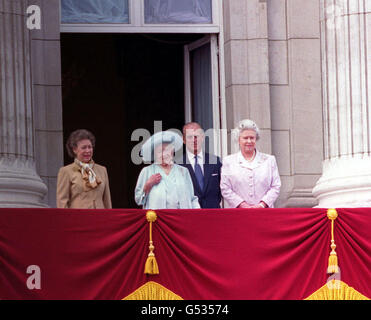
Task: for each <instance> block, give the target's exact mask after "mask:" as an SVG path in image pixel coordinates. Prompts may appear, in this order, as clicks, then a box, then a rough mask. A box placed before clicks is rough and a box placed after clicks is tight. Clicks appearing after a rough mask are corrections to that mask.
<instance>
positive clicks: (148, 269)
mask: <svg viewBox="0 0 371 320" xmlns="http://www.w3.org/2000/svg"><path fill="white" fill-rule="evenodd" d="M146 217H147V221H148V222H149V253H148V258H147V261H146V264H145V266H144V273H146V274H159V273H160V271H159V269H158V264H157V261H156V257H155V254H154V253H153V251H154V250H155V246H154V245H153V241H152V223H153V222H155V221H156V219H157V215H156V212H154V211H152V210H149V211H147V213H146Z"/></svg>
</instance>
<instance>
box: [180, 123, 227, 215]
mask: <svg viewBox="0 0 371 320" xmlns="http://www.w3.org/2000/svg"><path fill="white" fill-rule="evenodd" d="M204 139H205V134H204V130H203V129H202V128H201V126H200V125H199V124H198V123H197V122H189V123H186V124H185V125H184V126H183V142H184V144H185V146H186V148H185V149H186V152H185V153H184V154H183V159H182V161H181V163H179V164H180V165H182V166H184V167H186V168H188V170H189V173H190V175H191V178H192V183H193V188H194V192H195V195H196V196H197V197H198V201H199V202H200V206H201V208H220V201H221V199H222V196H221V192H220V168H221V166H222V163H221V161H220V158H219V157H217V156H215V155H212V154H209V153H207V152H203V150H202V146H203V142H204Z"/></svg>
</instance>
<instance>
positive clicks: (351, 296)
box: [305, 279, 370, 300]
mask: <svg viewBox="0 0 371 320" xmlns="http://www.w3.org/2000/svg"><path fill="white" fill-rule="evenodd" d="M305 300H370V299H369V298H367V297H366V296H364V295H363V294H361V293H359V292H358V291H357V290H355V289H354V288H352V287H349V286H348V285H347V284H346V283H345V282H343V281H340V280H335V279H332V280H331V281H329V282H327V283H326V284H325V285H324V286H323V287H321V288H320V289H318V290H317V291H316V292H314V293H312V294H311V295H310V296H309V297H308V298H306V299H305Z"/></svg>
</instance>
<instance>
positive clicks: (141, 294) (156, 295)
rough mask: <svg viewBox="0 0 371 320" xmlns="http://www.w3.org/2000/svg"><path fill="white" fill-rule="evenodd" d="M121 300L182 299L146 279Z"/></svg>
mask: <svg viewBox="0 0 371 320" xmlns="http://www.w3.org/2000/svg"><path fill="white" fill-rule="evenodd" d="M122 300H184V299H183V298H182V297H180V296H178V295H177V294H175V293H174V292H172V291H170V290H169V289H166V288H165V287H164V286H162V285H160V284H159V283H157V282H154V281H148V282H147V283H145V284H144V285H142V286H141V287H140V288H138V289H137V290H135V291H134V292H133V293H131V294H129V295H128V296H127V297H126V298H124V299H122Z"/></svg>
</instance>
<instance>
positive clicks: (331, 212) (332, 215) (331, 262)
mask: <svg viewBox="0 0 371 320" xmlns="http://www.w3.org/2000/svg"><path fill="white" fill-rule="evenodd" d="M337 217H338V213H337V211H336V209H328V210H327V218H329V219H330V220H331V245H330V247H331V252H330V256H329V258H328V267H327V273H339V267H338V257H337V254H336V251H335V249H336V244H335V239H334V223H335V219H336V218H337Z"/></svg>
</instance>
